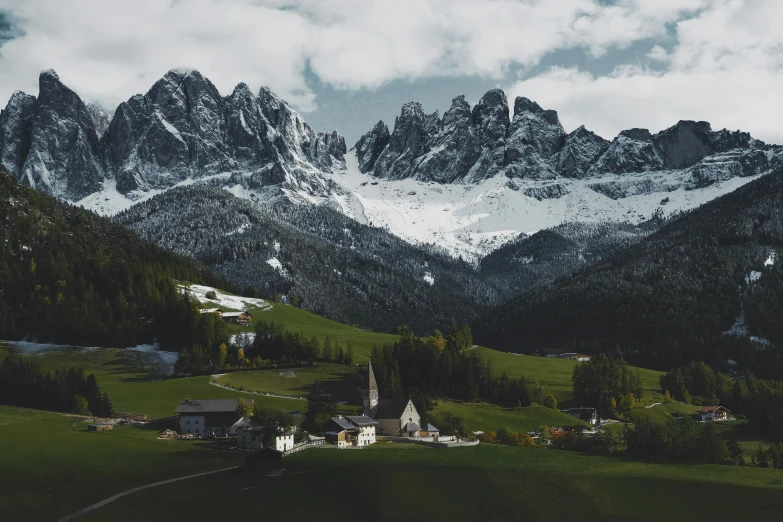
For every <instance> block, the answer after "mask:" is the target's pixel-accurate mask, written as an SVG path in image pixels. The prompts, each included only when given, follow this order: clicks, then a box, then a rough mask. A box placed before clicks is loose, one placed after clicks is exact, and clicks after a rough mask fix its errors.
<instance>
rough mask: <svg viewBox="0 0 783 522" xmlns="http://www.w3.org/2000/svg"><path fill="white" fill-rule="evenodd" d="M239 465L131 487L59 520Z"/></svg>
mask: <svg viewBox="0 0 783 522" xmlns="http://www.w3.org/2000/svg"><path fill="white" fill-rule="evenodd" d="M238 467H239V466H232V467H230V468H223V469H216V470H214V471H206V472H204V473H196V474H194V475H187V476H184V477H179V478H173V479H168V480H162V481H160V482H155V483H154V484H147V485H146V486H140V487H138V488H133V489H129V490H127V491H123V492H122V493H117V494H116V495H112V496H111V497H109V498H107V499H105V500H101V501H100V502H97V503H95V504H93V505H92V506H87V507H86V508H84V509H82V510H80V511H77V512H76V513H72V514H70V515H67V516H64V517H63V518H61V519H60V520H59V522H67V521H68V520H73V519H75V518H78V517H80V516H82V515H86V514H87V513H89V512H90V511H94V510H96V509H98V508H100V507H103V506H105V505H106V504H110V503H112V502H114V501H115V500H117V499H120V498H122V497H125V496H128V495H131V494H133V493H136V492H137V491H142V490H145V489H149V488H154V487H157V486H163V485H165V484H171V483H172V482H179V481H180V480H187V479H191V478H196V477H203V476H204V475H212V474H213V473H222V472H224V471H230V470H232V469H237V468H238Z"/></svg>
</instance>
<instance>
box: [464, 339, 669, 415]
mask: <svg viewBox="0 0 783 522" xmlns="http://www.w3.org/2000/svg"><path fill="white" fill-rule="evenodd" d="M475 350H476V351H478V353H480V354H481V355H482V357H484V358H485V359H491V360H492V364H493V367H494V369H495V371H496V372H498V373H500V372H506V373H507V374H508V376H509V377H518V376H519V375H524V376H525V378H526V379H528V380H539V381H542V382H546V383H547V384H549V387H550V388H551V389H552V393H553V394H554V396H555V397H556V398H557V402H558V403H560V404H561V406H564V407H565V406H568V405H569V404H568V403H569V401H571V400H572V399H573V398H574V394H573V387H572V384H571V375H573V372H574V367H575V366H576V365H577V364H579V362H578V361H572V360H570V359H555V358H551V357H535V356H530V355H515V354H513V353H506V352H499V351H497V350H492V349H491V348H485V347H483V346H479V347H477V348H475ZM639 372H640V374H641V377H642V384H643V386H644V390H645V396H644V398H643V400H644V401H646V402H648V403H652V402H655V401H656V400H657V399H659V398H660V382H659V379H660V376H661V372H657V371H654V370H646V369H644V368H639ZM573 406H579V405H578V404H574V405H573Z"/></svg>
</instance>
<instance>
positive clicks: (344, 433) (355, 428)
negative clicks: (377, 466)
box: [324, 415, 378, 448]
mask: <svg viewBox="0 0 783 522" xmlns="http://www.w3.org/2000/svg"><path fill="white" fill-rule="evenodd" d="M377 425H378V423H377V422H375V421H374V420H373V419H371V418H370V417H368V416H366V415H357V416H354V417H351V416H349V417H343V416H342V415H340V416H337V417H332V419H331V420H330V421H329V424H328V426H327V428H326V432H324V435H325V437H326V441H327V442H328V443H330V444H333V445H335V446H337V447H338V448H348V447H359V446H369V445H371V444H375V427H376V426H377Z"/></svg>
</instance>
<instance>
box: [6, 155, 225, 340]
mask: <svg viewBox="0 0 783 522" xmlns="http://www.w3.org/2000/svg"><path fill="white" fill-rule="evenodd" d="M174 279H183V280H189V281H201V282H204V283H208V284H212V285H214V286H220V287H225V286H226V285H225V282H224V281H222V280H220V279H219V278H216V277H215V276H214V275H212V274H211V272H209V271H208V270H207V269H206V268H204V267H203V266H202V265H200V264H198V263H196V262H194V261H193V260H191V259H188V258H186V257H184V256H181V255H177V254H174V253H171V252H167V251H165V250H163V249H162V248H160V247H158V246H156V245H153V244H152V243H149V242H147V241H143V240H142V239H141V238H139V236H138V235H137V234H136V233H134V232H132V231H130V230H128V229H126V228H124V227H122V226H120V225H118V224H115V223H112V222H110V221H109V220H108V219H105V218H101V217H98V216H96V215H95V214H93V213H91V212H89V211H87V210H84V209H82V208H78V207H73V206H69V205H67V204H65V203H61V202H59V201H57V200H56V199H54V198H53V197H51V196H47V195H44V194H43V193H41V192H38V191H36V190H34V189H30V188H27V187H24V186H22V185H20V184H19V183H18V182H17V181H15V180H14V179H13V178H12V177H11V175H10V174H8V173H7V172H6V171H5V170H3V169H0V338H2V339H21V338H25V337H27V338H28V339H31V340H38V341H43V342H57V343H70V344H78V345H93V346H95V345H97V346H129V345H134V344H138V343H140V342H148V341H152V340H153V339H154V338H160V339H161V340H164V339H169V338H172V335H170V334H171V332H174V334H175V336H177V335H179V336H180V337H181V335H180V334H183V333H184V332H182V331H178V330H177V325H178V323H177V318H178V317H179V318H183V317H184V316H185V315H190V314H192V313H193V311H192V309H190V310H189V309H188V305H186V304H185V303H184V302H183V300H182V298H181V296H180V294H179V292H177V290H176V286H175V284H174ZM190 319H192V318H190ZM173 341H174V342H175V343H176V342H177V341H175V340H173ZM171 347H172V348H179V346H171Z"/></svg>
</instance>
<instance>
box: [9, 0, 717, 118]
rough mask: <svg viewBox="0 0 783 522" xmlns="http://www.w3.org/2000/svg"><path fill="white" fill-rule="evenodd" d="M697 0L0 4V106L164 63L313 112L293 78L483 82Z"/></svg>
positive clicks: (659, 27)
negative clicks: (42, 75)
mask: <svg viewBox="0 0 783 522" xmlns="http://www.w3.org/2000/svg"><path fill="white" fill-rule="evenodd" d="M707 2H708V0H676V1H675V0H656V1H655V2H650V1H647V0H619V1H617V2H615V3H614V4H613V5H604V4H601V3H599V2H598V1H597V0H559V1H557V2H552V1H550V0H397V1H395V2H390V1H388V0H330V1H328V2H327V1H324V0H290V1H284V0H186V1H185V0H177V1H173V2H163V1H162V0H135V1H133V2H128V1H127V0H67V1H66V0H0V8H4V9H7V10H9V11H10V12H12V13H13V14H14V15H15V16H16V17H17V18H18V19H21V20H23V27H24V30H25V36H24V37H22V38H19V39H16V40H13V41H10V42H8V43H7V44H6V45H4V46H3V47H2V49H0V99H6V98H7V97H8V96H10V94H11V92H12V91H13V90H15V89H24V90H27V91H29V92H33V93H34V92H36V90H37V85H36V83H37V76H38V73H39V72H40V71H41V70H43V69H47V68H54V69H55V70H57V71H58V73H59V74H60V76H61V78H62V79H63V81H65V82H66V83H67V84H68V85H70V86H71V87H72V88H74V89H75V90H76V91H77V92H79V93H80V94H81V95H82V96H83V97H84V98H85V99H88V100H96V101H99V102H101V103H102V104H103V105H105V106H109V107H111V106H114V105H116V104H117V103H118V102H120V101H122V100H124V99H127V98H128V97H130V96H131V95H133V94H135V93H137V92H144V91H146V90H147V89H148V88H149V87H150V86H151V84H152V83H153V82H154V81H155V80H156V79H158V78H159V77H160V76H162V75H163V74H164V73H165V72H166V71H167V70H168V69H170V68H172V67H192V68H197V69H199V70H200V71H201V72H202V73H204V74H205V75H206V76H207V77H208V78H210V79H211V80H212V81H213V82H214V83H215V84H216V85H217V87H218V88H219V89H220V91H221V92H224V93H228V92H230V91H231V89H232V88H233V86H234V85H236V84H237V83H238V82H240V81H245V82H246V83H248V84H249V85H251V87H253V88H258V87H259V86H261V85H262V84H266V85H269V86H270V87H271V88H272V89H273V90H275V91H276V92H278V93H279V94H280V95H282V96H283V97H285V98H286V99H289V100H290V101H292V102H293V103H294V104H295V105H297V106H299V107H300V108H301V109H304V110H306V109H309V108H310V109H311V108H312V107H313V106H314V103H315V100H314V95H313V93H312V92H311V91H310V89H309V88H308V85H307V83H306V81H305V76H304V72H305V69H306V67H307V66H308V64H309V66H310V67H311V68H312V70H313V71H314V72H315V73H316V74H317V75H318V76H319V77H320V79H321V80H322V81H324V82H327V83H329V84H331V85H334V86H337V87H340V88H347V89H355V88H361V87H370V88H373V87H377V86H379V85H382V84H384V83H385V82H388V81H390V80H394V79H400V78H403V79H405V78H422V77H433V76H467V75H482V76H489V77H493V78H498V79H501V78H502V77H503V75H504V74H505V72H506V71H507V69H508V67H509V66H510V65H511V64H521V65H533V64H536V63H538V62H539V60H541V58H542V57H544V56H546V55H547V54H549V53H551V52H552V51H554V50H557V49H569V48H575V47H583V48H586V49H589V50H590V52H591V53H593V54H594V55H596V56H597V55H600V54H601V53H603V52H604V51H605V50H606V49H608V48H611V47H614V46H620V47H622V46H625V45H629V44H630V43H632V42H634V41H637V40H639V39H644V38H651V37H659V36H661V35H664V34H665V32H666V24H667V23H670V22H673V21H675V20H677V19H679V18H681V17H682V16H683V14H684V13H685V14H687V13H692V12H694V11H695V10H698V9H700V8H702V7H703V6H704V5H705V4H706V3H707Z"/></svg>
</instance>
